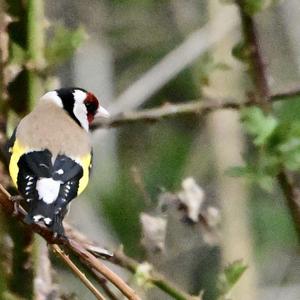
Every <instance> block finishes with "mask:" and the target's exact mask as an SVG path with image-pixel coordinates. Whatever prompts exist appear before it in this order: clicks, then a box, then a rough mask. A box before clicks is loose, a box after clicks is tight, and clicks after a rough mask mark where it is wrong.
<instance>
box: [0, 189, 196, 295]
mask: <svg viewBox="0 0 300 300" xmlns="http://www.w3.org/2000/svg"><path fill="white" fill-rule="evenodd" d="M0 205H1V206H2V208H3V210H4V211H5V212H6V213H7V214H9V215H12V214H13V213H14V203H13V201H12V200H11V196H10V194H9V193H8V192H7V191H6V190H5V189H4V188H3V186H2V185H1V184H0ZM25 215H26V212H25V210H24V209H23V208H22V207H21V206H19V208H18V212H17V214H16V215H15V217H16V218H17V219H18V220H21V221H22V220H23V219H24V216H25ZM25 226H27V227H28V228H30V229H32V230H33V231H34V232H36V233H38V234H39V235H41V236H42V237H43V238H44V239H45V240H46V241H47V243H49V244H61V245H63V246H64V247H65V248H66V249H68V250H69V251H70V252H72V253H74V254H75V255H77V256H78V257H79V259H80V260H81V262H82V263H83V264H85V265H86V266H87V267H88V268H89V269H91V270H92V271H96V272H93V273H94V274H95V276H98V277H97V279H99V280H103V277H105V278H106V279H107V280H108V281H109V282H111V283H112V284H114V285H115V286H116V287H117V288H118V289H119V290H120V291H121V292H122V293H123V294H124V295H125V296H126V297H127V298H128V299H131V300H140V298H139V297H138V296H137V295H136V294H135V292H134V291H133V290H132V289H131V288H130V287H129V286H128V285H127V284H126V283H125V282H124V281H123V280H122V279H121V278H120V277H119V276H118V275H116V274H115V273H113V272H112V271H111V270H110V269H109V268H108V267H106V266H105V265H104V264H103V263H102V262H101V261H100V260H99V259H97V257H105V258H106V259H108V260H109V261H111V262H112V263H114V264H117V265H120V266H123V267H124V268H126V269H127V270H129V271H130V272H132V273H135V271H136V270H137V268H138V266H139V263H138V262H136V261H135V260H133V259H131V258H129V257H127V256H126V255H125V254H124V253H123V252H122V251H117V252H116V253H115V254H114V255H111V254H110V253H109V252H108V251H106V250H104V249H101V248H100V247H98V246H97V245H96V244H95V243H93V242H91V241H90V240H88V239H87V238H86V237H85V236H84V235H83V234H82V233H80V232H78V231H77V230H75V229H73V228H72V227H71V226H69V225H68V224H65V229H66V232H67V236H68V239H69V241H66V240H64V239H61V238H55V237H53V234H52V232H50V231H49V230H48V229H47V228H46V227H45V226H42V225H39V224H32V225H27V224H25ZM98 273H99V274H101V277H100V275H98ZM102 276H103V277H102ZM149 281H150V282H152V283H153V284H154V285H155V286H157V287H158V288H160V289H161V290H163V291H164V292H166V293H167V294H169V295H172V296H173V297H174V299H177V300H201V298H200V297H193V296H190V295H188V294H187V293H186V292H184V291H182V290H181V289H179V288H178V287H177V286H175V285H174V284H173V283H171V282H169V281H168V280H167V279H166V278H165V277H164V276H163V275H161V274H159V273H158V272H156V271H154V270H153V271H152V272H151V274H150V277H149Z"/></svg>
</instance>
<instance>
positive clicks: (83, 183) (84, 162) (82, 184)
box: [77, 154, 92, 195]
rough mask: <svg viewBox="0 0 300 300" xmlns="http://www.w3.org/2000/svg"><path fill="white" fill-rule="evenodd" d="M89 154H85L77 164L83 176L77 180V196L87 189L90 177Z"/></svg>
mask: <svg viewBox="0 0 300 300" xmlns="http://www.w3.org/2000/svg"><path fill="white" fill-rule="evenodd" d="M91 159H92V156H91V154H87V155H85V156H83V157H81V158H80V159H79V161H78V162H79V163H80V165H81V167H82V169H83V175H82V177H81V178H80V180H79V187H78V192H77V195H80V194H81V193H82V192H83V191H84V189H85V188H86V187H87V185H88V182H89V177H90V165H91Z"/></svg>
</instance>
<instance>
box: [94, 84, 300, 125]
mask: <svg viewBox="0 0 300 300" xmlns="http://www.w3.org/2000/svg"><path fill="white" fill-rule="evenodd" d="M267 94H269V93H267ZM299 95H300V89H296V88H294V89H292V90H287V91H285V92H282V93H277V94H273V95H272V96H270V98H269V101H268V102H267V105H271V103H273V102H277V101H281V100H288V99H290V98H291V97H293V96H299ZM255 105H259V101H257V99H253V98H251V97H249V100H248V101H246V102H243V103H239V102H238V101H237V100H235V99H219V100H218V99H210V98H202V99H199V100H194V101H189V102H185V103H176V104H173V103H166V104H163V105H162V106H159V107H156V108H150V109H143V110H137V111H128V112H123V113H119V114H116V115H114V116H112V117H111V118H109V119H97V120H95V121H94V123H93V124H92V125H91V130H96V129H98V128H111V127H119V126H122V125H129V124H132V123H136V122H144V123H153V122H157V121H160V120H163V119H167V118H173V117H179V116H184V115H196V116H200V117H201V116H204V115H206V114H208V113H211V112H214V111H217V110H222V109H235V110H239V109H241V108H243V107H248V106H255Z"/></svg>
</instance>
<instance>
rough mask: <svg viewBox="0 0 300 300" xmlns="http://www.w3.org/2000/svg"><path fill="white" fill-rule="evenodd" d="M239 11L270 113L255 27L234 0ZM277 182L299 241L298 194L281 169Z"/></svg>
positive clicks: (263, 103) (255, 79)
mask: <svg viewBox="0 0 300 300" xmlns="http://www.w3.org/2000/svg"><path fill="white" fill-rule="evenodd" d="M236 4H237V5H238V7H239V9H240V16H241V19H242V24H243V31H244V38H245V41H246V43H247V46H248V48H249V49H250V66H251V70H252V72H251V75H252V79H253V82H254V83H255V86H256V92H257V94H258V96H259V99H258V100H259V104H260V106H261V108H262V109H264V110H265V111H271V110H272V106H271V103H270V101H268V100H269V98H270V95H271V92H270V89H269V85H268V81H267V72H266V68H265V65H264V63H263V59H262V54H261V49H260V46H259V38H258V34H257V30H256V25H255V22H254V19H253V17H252V16H249V15H248V14H246V13H245V11H244V9H243V0H236ZM277 181H278V184H279V186H280V187H281V189H282V191H283V194H284V196H285V201H286V204H287V207H288V208H289V210H290V215H291V217H292V220H293V223H294V227H295V230H296V233H297V236H298V239H299V241H300V201H299V192H298V189H297V188H296V187H295V185H294V183H293V181H292V179H291V178H290V176H289V174H288V173H287V172H286V171H285V170H284V169H282V170H281V171H280V172H279V174H278V175H277Z"/></svg>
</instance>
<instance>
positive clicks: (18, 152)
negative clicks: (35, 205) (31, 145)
mask: <svg viewBox="0 0 300 300" xmlns="http://www.w3.org/2000/svg"><path fill="white" fill-rule="evenodd" d="M26 152H27V149H26V148H25V147H24V146H22V145H21V144H20V141H19V140H17V139H16V140H15V143H14V145H13V147H12V155H11V158H10V162H9V174H10V176H11V179H12V181H13V183H14V185H15V186H16V187H17V179H18V173H19V167H18V162H19V159H20V157H21V156H22V155H23V154H24V153H26Z"/></svg>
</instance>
